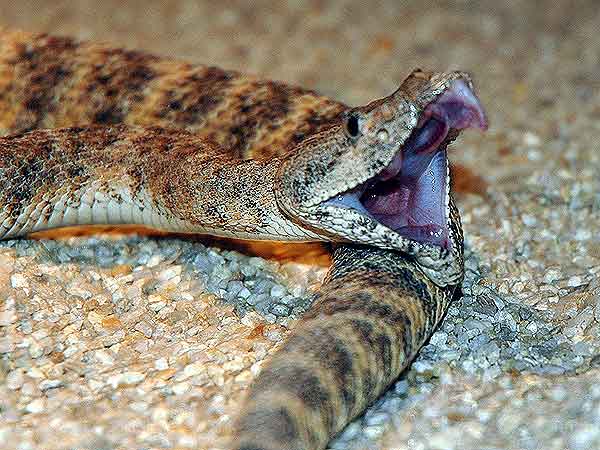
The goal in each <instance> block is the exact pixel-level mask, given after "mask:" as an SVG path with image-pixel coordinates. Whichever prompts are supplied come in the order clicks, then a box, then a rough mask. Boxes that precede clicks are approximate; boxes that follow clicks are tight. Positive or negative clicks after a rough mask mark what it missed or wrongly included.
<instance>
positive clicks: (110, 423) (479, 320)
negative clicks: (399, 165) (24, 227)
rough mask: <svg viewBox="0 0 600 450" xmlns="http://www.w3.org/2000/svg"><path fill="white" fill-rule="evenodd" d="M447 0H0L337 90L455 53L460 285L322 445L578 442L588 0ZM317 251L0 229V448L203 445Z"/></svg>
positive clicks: (354, 96)
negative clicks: (398, 365)
mask: <svg viewBox="0 0 600 450" xmlns="http://www.w3.org/2000/svg"><path fill="white" fill-rule="evenodd" d="M363 3H364V5H363ZM452 3H456V2H433V1H423V0H421V1H415V2H397V1H395V0H394V1H392V0H390V1H388V2H384V1H379V2H351V1H348V2H342V1H339V2H332V3H329V2H324V1H295V2H290V3H288V4H286V5H285V6H273V5H272V4H271V2H269V1H264V2H243V1H226V2H219V4H218V6H215V4H214V3H213V2H195V1H187V2H186V1H181V2H175V1H165V2H162V3H160V4H159V3H158V2H156V3H152V2H150V4H149V3H148V2H136V1H118V2H117V1H112V0H111V1H105V2H93V1H80V2H67V1H62V0H59V1H54V2H45V1H43V0H39V1H22V2H11V1H7V0H3V1H0V10H2V14H1V15H0V24H2V25H11V26H15V27H21V28H25V29H28V30H44V31H51V32H54V33H57V32H58V33H64V34H71V35H76V36H79V37H81V38H89V39H95V40H106V41H109V42H112V43H114V44H115V45H126V46H129V47H137V48H143V49H148V50H152V51H154V52H157V53H159V54H163V55H175V56H180V57H182V58H186V59H191V60H194V61H199V62H210V63H214V64H217V65H221V66H224V67H228V68H237V69H241V70H244V71H251V72H257V73H261V74H264V75H265V76H268V77H271V78H278V79H283V80H286V81H291V82H297V83H300V84H302V85H305V86H308V87H311V88H315V89H318V90H319V91H321V92H323V93H324V94H328V95H331V96H334V97H337V98H340V99H342V100H344V101H347V102H349V103H361V102H365V101H368V100H370V99H372V98H374V97H378V96H382V95H384V94H387V93H389V92H390V91H391V90H393V89H394V88H395V86H396V84H397V83H398V81H400V80H401V79H402V78H403V77H404V76H405V75H406V74H407V72H408V71H409V68H411V67H414V66H423V67H434V68H441V69H445V68H462V69H467V70H470V71H471V72H473V73H474V76H475V79H476V80H477V82H478V85H479V91H480V96H481V98H482V100H483V102H484V104H485V105H486V106H487V110H488V112H489V116H490V121H491V128H490V131H489V132H488V133H487V135H486V136H483V137H482V136H479V135H476V134H469V135H465V136H463V138H462V139H461V143H460V145H458V146H455V151H454V152H453V156H454V158H455V160H459V161H461V163H462V164H463V166H466V167H468V168H470V169H471V171H470V172H469V171H464V170H461V171H459V172H458V173H457V174H456V176H457V177H460V178H461V179H463V180H467V181H468V182H467V183H465V186H466V187H467V188H468V190H470V191H472V193H471V194H464V195H462V196H461V197H460V198H459V203H460V205H461V209H462V211H463V221H464V226H465V231H466V235H467V244H468V255H467V256H468V257H467V268H468V273H467V278H466V280H465V285H464V289H463V290H464V297H463V298H462V299H461V300H460V301H458V302H457V303H455V304H454V305H453V307H452V308H451V310H450V313H449V315H448V317H447V318H446V319H445V321H444V324H443V326H442V328H441V329H440V331H438V332H437V333H436V334H435V335H434V336H433V338H432V340H431V343H430V344H429V345H428V346H427V347H426V348H425V349H424V350H423V352H422V354H421V356H420V358H419V359H418V361H417V362H416V363H415V364H414V365H413V367H412V369H411V370H410V371H409V372H408V373H407V374H406V376H405V377H404V378H403V379H402V380H400V381H399V382H398V383H397V384H396V385H395V386H394V388H393V389H391V390H390V392H389V393H388V394H387V395H386V396H385V397H384V398H383V399H381V401H379V402H378V403H377V404H376V405H374V406H373V407H372V408H371V409H370V410H369V411H368V412H367V414H366V415H365V416H364V417H363V418H360V419H359V420H357V421H356V422H355V423H354V424H352V425H350V426H349V427H348V429H347V430H346V431H345V432H344V433H342V435H341V436H340V437H339V438H338V440H337V441H335V442H333V443H332V444H331V447H332V448H335V449H343V448H351V449H359V448H361V449H362V448H374V449H382V450H383V449H389V450H392V449H394V450H396V449H398V450H399V449H410V450H426V449H439V450H442V449H455V448H456V449H463V450H468V449H473V450H475V449H486V450H494V449H515V450H516V449H532V450H537V449H561V450H562V449H566V448H568V449H581V450H587V449H593V448H600V388H599V387H598V386H599V383H598V381H599V380H600V281H598V278H597V274H598V272H600V238H599V236H600V220H599V219H600V217H599V216H600V190H599V187H600V178H599V177H598V175H597V171H598V169H599V168H600V154H599V153H598V141H599V139H600V106H599V105H600V71H599V70H598V67H600V34H599V33H598V32H597V26H598V23H600V10H599V9H598V8H597V4H596V3H597V2H595V1H593V0H590V1H583V0H582V1H578V2H567V1H563V2H557V1H547V2H530V1H526V0H523V1H517V0H515V1H510V2H506V3H505V4H498V3H499V2H492V1H486V2H468V1H463V2H459V6H458V7H457V6H456V5H455V4H454V5H452ZM73 4H76V6H74V5H73ZM473 173H474V174H476V175H479V176H481V177H482V178H483V179H484V182H481V180H478V179H476V178H472V177H468V176H469V174H473ZM467 177H468V178H467ZM301 252H302V251H301ZM303 259H304V260H310V258H306V257H305V258H303ZM323 273H324V268H323V265H322V264H320V265H318V266H311V265H306V264H296V263H284V264H280V263H278V262H272V261H266V260H264V259H261V258H256V257H250V256H245V255H243V254H242V253H239V252H236V251H231V250H226V249H223V248H222V247H221V248H219V247H207V246H205V245H204V244H201V243H199V242H196V241H191V240H184V239H178V238H158V237H135V236H134V237H131V236H130V237H120V236H114V235H112V236H104V235H102V236H93V237H87V238H70V239H66V240H60V241H19V242H16V241H13V242H6V243H3V244H1V245H0V443H1V444H0V447H2V448H7V449H19V450H28V449H44V450H53V449H94V450H100V449H114V448H132V449H134V448H135V449H147V448H215V449H216V448H221V447H220V445H221V444H220V442H222V441H221V439H222V437H223V436H226V435H227V432H228V426H229V424H230V421H231V417H232V415H233V414H235V411H236V409H237V408H238V406H239V401H240V399H241V395H242V394H243V390H244V389H245V387H246V386H247V385H248V383H249V381H250V380H251V379H252V377H253V375H254V374H255V373H256V371H257V370H258V369H259V367H260V364H261V361H263V360H264V359H265V358H266V357H268V355H269V354H270V353H271V352H273V351H274V348H275V347H276V345H277V343H278V342H280V341H281V340H283V339H284V337H285V335H286V330H287V328H288V327H291V326H293V321H291V320H290V319H289V317H294V316H295V315H298V314H299V313H300V312H301V311H302V310H303V308H306V307H308V306H309V305H307V302H306V291H307V289H310V288H311V287H313V286H316V285H317V284H318V281H319V279H320V277H321V276H322V275H323Z"/></svg>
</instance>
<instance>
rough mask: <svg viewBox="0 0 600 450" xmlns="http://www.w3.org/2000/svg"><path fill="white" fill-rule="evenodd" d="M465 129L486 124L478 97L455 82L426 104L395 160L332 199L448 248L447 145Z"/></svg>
mask: <svg viewBox="0 0 600 450" xmlns="http://www.w3.org/2000/svg"><path fill="white" fill-rule="evenodd" d="M465 128H480V129H486V128H487V121H486V118H485V113H484V111H483V108H482V106H481V104H480V103H479V100H478V99H477V97H476V96H475V94H474V93H473V92H472V91H471V89H470V88H469V87H468V85H467V83H466V82H464V81H463V80H456V81H454V82H453V83H452V85H451V86H450V87H449V88H448V89H447V90H446V91H445V92H444V93H443V94H441V95H440V96H438V97H437V99H436V100H435V101H433V102H432V103H430V104H429V105H427V107H426V108H425V110H424V111H423V113H422V114H421V117H420V119H419V123H418V125H417V128H416V129H415V130H414V131H413V133H412V134H411V136H410V137H409V138H408V140H407V141H406V142H405V144H404V146H403V147H402V148H401V149H400V150H399V151H398V152H397V153H396V155H395V156H394V158H393V160H392V161H391V163H390V164H389V165H388V166H387V167H385V168H384V169H383V170H382V171H381V172H380V173H379V174H377V175H376V176H374V177H373V178H371V179H369V180H367V181H366V182H365V183H362V184H361V185H359V186H357V187H356V188H354V189H351V190H349V191H347V192H345V193H343V194H341V195H338V196H337V197H335V198H333V199H331V200H330V201H329V203H330V204H334V205H336V206H343V207H348V208H352V209H355V210H357V211H358V212H360V213H362V214H365V215H368V216H369V217H371V218H373V219H375V220H376V221H377V222H379V223H380V224H382V225H384V226H386V227H387V228H390V229H391V230H393V231H395V232H396V233H398V234H400V235H401V236H403V237H405V238H407V239H410V240H414V241H418V242H425V243H430V244H435V245H439V246H442V247H448V245H449V244H448V217H447V214H448V193H449V192H448V191H449V190H448V183H449V176H448V159H447V156H446V147H447V146H448V144H449V143H450V142H452V141H453V140H454V139H455V138H456V137H457V136H458V134H459V131H460V130H463V129H465Z"/></svg>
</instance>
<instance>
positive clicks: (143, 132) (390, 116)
mask: <svg viewBox="0 0 600 450" xmlns="http://www.w3.org/2000/svg"><path fill="white" fill-rule="evenodd" d="M470 126H475V127H479V128H485V127H486V119H485V116H484V113H483V110H482V108H481V106H480V105H479V102H478V100H477V98H476V97H475V96H474V94H473V86H472V82H471V80H470V78H469V76H468V75H467V74H465V73H462V72H448V73H434V72H425V71H421V70H415V71H413V72H412V73H411V75H410V76H409V77H408V78H407V79H406V80H405V81H404V82H403V83H402V85H401V86H400V88H399V89H398V90H397V91H395V92H394V93H393V94H392V95H390V96H388V97H386V98H383V99H380V100H376V101H374V102H371V103H369V104H368V105H366V106H363V107H358V108H350V107H347V106H346V105H344V104H342V103H339V102H335V101H333V100H331V99H329V98H326V97H323V96H320V95H318V94H316V93H314V92H311V91H308V90H305V89H302V88H299V87H294V86H288V85H286V84H283V83H280V82H274V81H268V80H262V79H260V78H257V77H254V76H249V75H244V74H241V73H238V72H232V71H225V70H222V69H219V68H216V67H208V66H200V65H191V64H188V63H184V62H178V61H174V60H170V59H164V58H159V57H156V56H152V55H148V54H146V53H142V52H136V51H128V50H121V49H113V48H109V47H106V46H103V45H97V44H90V43H85V42H83V43H82V42H77V41H74V40H72V39H68V38H60V37H53V36H47V35H32V34H27V33H20V32H10V31H2V32H0V134H3V135H8V136H5V137H2V138H0V238H4V239H6V238H13V237H18V236H23V235H26V234H27V233H30V232H33V231H39V230H44V229H48V228H53V227H58V226H65V225H83V224H123V223H127V224H142V225H146V226H150V227H153V228H158V229H163V230H168V231H178V232H195V233H208V234H215V235H220V236H227V237H236V238H244V239H267V240H292V241H313V240H319V241H332V242H337V244H336V248H335V250H334V252H333V266H332V268H331V270H330V272H329V274H328V276H327V278H326V280H325V282H324V283H323V285H322V287H321V289H320V290H319V292H317V294H316V295H315V304H314V305H313V307H312V309H311V311H310V312H309V313H308V314H307V315H306V316H305V317H304V318H303V320H302V321H301V323H300V324H299V325H298V326H297V327H296V328H295V329H294V330H293V331H292V334H291V335H290V338H289V339H288V340H287V341H286V343H285V344H284V345H283V346H282V348H281V349H280V350H279V351H278V352H277V353H276V354H275V355H274V357H273V358H272V359H271V360H270V361H269V362H268V363H267V364H266V365H265V367H264V368H263V370H262V371H261V373H260V374H259V375H258V377H257V378H256V380H255V381H254V383H253V385H252V386H251V388H250V391H249V394H248V398H247V401H246V403H245V408H244V410H243V411H242V413H241V414H240V416H239V417H238V420H237V421H236V431H235V433H234V438H233V442H232V446H235V447H236V448H239V449H242V448H243V449H247V450H249V449H320V448H324V446H325V445H326V444H327V442H328V441H329V439H330V438H331V437H332V436H333V435H334V434H335V433H337V432H338V431H340V430H341V429H342V428H343V427H344V426H345V425H346V424H347V423H348V421H349V420H351V419H352V418H354V417H356V416H357V415H358V414H360V413H361V412H362V411H363V410H364V409H365V408H366V406H368V405H369V404H370V403H372V402H373V401H374V400H375V399H376V398H377V397H378V396H379V395H380V394H381V392H382V391H383V390H384V389H385V388H386V387H387V386H389V384H390V383H391V382H392V381H393V380H394V379H395V378H397V376H398V375H399V373H400V372H401V371H402V370H403V369H404V368H405V367H406V366H407V365H408V363H409V362H410V361H411V359H412V358H413V357H414V356H415V354H416V352H417V351H418V350H419V348H420V347H421V346H422V345H423V343H424V342H425V341H426V340H427V338H428V337H429V336H430V335H431V333H432V331H433V329H434V328H435V326H436V325H437V323H438V322H439V320H440V319H441V317H442V316H443V314H444V312H445V310H446V307H447V305H448V303H449V301H450V299H451V297H452V295H453V294H454V291H455V288H456V286H458V285H459V284H460V282H461V280H462V276H463V262H462V247H463V241H462V229H461V226H460V218H459V215H458V212H457V210H456V208H455V206H454V203H453V200H452V196H451V194H450V185H449V167H448V163H447V156H446V146H447V145H448V144H449V143H450V142H451V141H452V140H453V139H455V138H456V137H457V135H458V133H459V131H460V130H461V129H464V128H467V127H470ZM365 244H367V245H369V247H367V246H364V245H365Z"/></svg>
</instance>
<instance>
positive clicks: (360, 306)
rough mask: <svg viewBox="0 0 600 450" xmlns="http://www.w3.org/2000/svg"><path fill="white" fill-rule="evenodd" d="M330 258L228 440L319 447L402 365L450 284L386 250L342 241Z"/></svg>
mask: <svg viewBox="0 0 600 450" xmlns="http://www.w3.org/2000/svg"><path fill="white" fill-rule="evenodd" d="M333 261H334V263H333V266H332V268H331V271H330V273H329V274H328V277H327V279H326V280H325V282H324V283H323V285H322V286H321V289H320V290H319V292H318V293H317V294H316V295H315V303H314V304H313V306H312V308H311V310H310V312H309V313H308V314H306V315H305V317H303V320H302V322H301V323H300V324H299V325H298V326H297V327H296V328H294V330H293V331H292V333H291V335H290V336H289V338H288V339H287V341H286V342H285V343H284V344H283V346H282V348H281V349H280V350H279V351H278V352H277V353H276V354H275V355H273V357H272V358H271V360H270V361H269V362H268V363H267V364H266V366H265V367H264V368H263V369H262V371H261V372H260V374H259V375H258V376H257V378H256V380H255V381H254V383H253V385H252V387H251V388H250V392H249V395H248V399H247V403H246V406H245V408H244V410H243V411H242V414H241V415H240V418H239V420H238V422H237V427H236V436H235V437H234V445H235V448H236V449H238V450H283V449H285V450H306V449H322V448H325V447H326V445H327V443H328V442H329V440H330V439H331V437H332V436H334V435H335V434H336V433H338V432H339V431H341V430H342V429H343V428H344V427H345V426H346V424H347V423H348V422H349V421H350V420H352V419H353V418H355V417H356V416H357V415H359V414H361V413H362V412H363V411H364V409H365V408H366V407H367V406H369V405H370V404H371V403H373V402H374V401H375V400H376V399H377V398H378V397H379V395H381V393H383V392H384V391H385V389H386V388H387V387H388V386H389V385H390V384H391V383H392V382H393V381H394V380H395V379H396V378H397V377H398V376H399V375H400V373H401V372H402V371H403V370H404V369H405V368H406V367H407V366H408V365H409V363H410V362H411V361H412V359H413V358H414V357H415V355H416V354H417V352H418V351H419V349H420V348H421V346H422V345H423V344H424V343H425V341H426V340H427V339H428V338H429V336H431V333H433V330H434V329H435V327H436V326H437V324H438V323H439V321H440V320H441V318H442V317H443V315H444V314H445V312H446V310H447V307H448V305H449V304H450V300H451V299H452V295H453V293H454V287H453V288H440V287H438V286H436V285H435V284H433V283H432V282H431V280H429V279H428V278H427V277H426V276H425V275H424V274H423V273H422V272H421V271H419V270H415V268H414V265H413V264H411V263H410V262H408V261H407V260H405V259H404V258H402V257H400V255H399V254H397V253H394V252H390V251H385V250H378V249H374V248H372V247H354V246H351V245H346V246H341V247H338V248H337V249H336V250H335V251H334V253H333Z"/></svg>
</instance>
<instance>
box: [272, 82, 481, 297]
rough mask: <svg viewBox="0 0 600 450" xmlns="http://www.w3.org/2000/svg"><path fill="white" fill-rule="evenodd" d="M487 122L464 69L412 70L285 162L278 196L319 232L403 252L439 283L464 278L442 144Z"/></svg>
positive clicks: (292, 213) (290, 212)
mask: <svg viewBox="0 0 600 450" xmlns="http://www.w3.org/2000/svg"><path fill="white" fill-rule="evenodd" d="M471 127H474V128H480V129H486V128H487V119H486V117H485V113H484V111H483V108H482V107H481V104H480V102H479V100H478V99H477V97H476V96H475V94H474V92H473V84H472V82H471V79H470V77H469V75H468V74H466V73H463V72H448V73H433V72H424V71H421V70H416V71H414V72H413V73H412V74H411V75H410V76H409V77H408V78H407V79H406V80H405V81H404V82H403V83H402V84H401V86H400V87H399V88H398V90H397V91H396V92H394V93H393V94H392V95H390V96H389V97H386V98H383V99H380V100H376V101H374V102H371V103H369V104H368V105H366V106H362V107H357V108H351V109H348V110H346V111H345V112H344V113H343V114H342V115H341V116H340V117H338V118H337V119H336V120H335V121H333V122H332V123H331V126H330V127H328V128H325V129H324V130H322V131H320V132H319V133H317V134H315V135H313V136H310V137H309V138H307V139H306V140H305V141H303V142H302V145H301V147H300V148H299V149H297V151H295V152H293V153H291V154H290V155H289V156H288V158H287V159H286V160H284V162H283V164H282V166H281V169H280V172H279V174H278V175H279V177H280V181H281V183H280V186H281V189H280V191H278V192H277V193H276V195H277V201H278V204H279V206H280V208H282V209H283V210H284V212H285V213H286V214H288V216H289V217H291V218H292V219H293V220H296V221H297V222H299V224H300V225H301V226H303V227H306V228H309V229H310V230H312V231H313V232H316V233H317V234H320V235H322V236H323V237H324V239H328V240H339V241H351V242H357V243H363V244H368V245H373V246H377V247H381V248H387V249H392V250H399V251H401V252H404V253H406V254H408V255H410V256H412V257H413V258H414V259H415V261H416V262H417V264H419V265H420V266H421V268H422V269H423V270H424V271H425V272H426V273H427V275H428V276H429V277H430V278H431V279H432V280H433V281H434V282H436V283H437V284H438V285H441V286H445V285H448V284H455V283H457V282H458V281H460V279H461V278H462V274H463V264H462V250H463V238H462V228H461V225H460V218H459V215H458V212H457V211H456V208H455V207H454V204H453V202H452V197H451V192H450V176H449V164H448V159H447V152H446V148H447V146H448V144H450V143H451V142H452V141H453V140H454V139H456V137H457V136H458V134H459V132H460V131H461V130H463V129H465V128H471Z"/></svg>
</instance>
